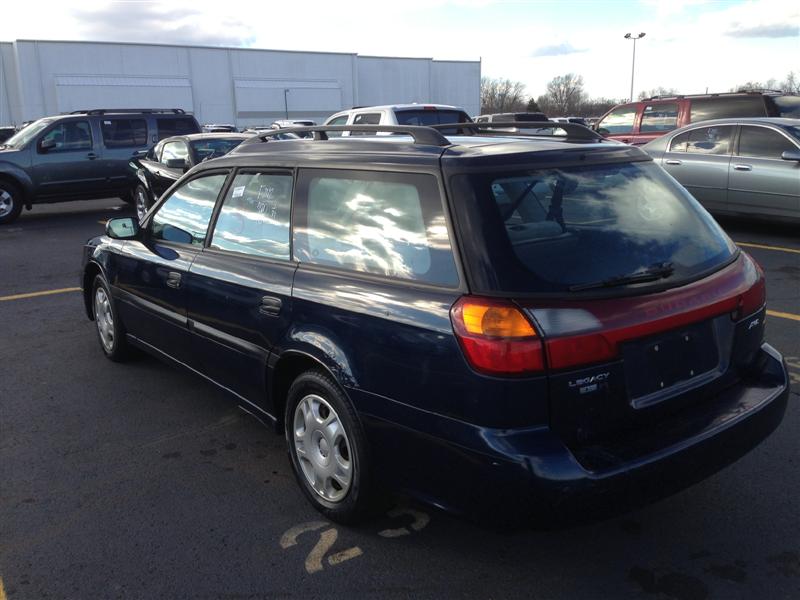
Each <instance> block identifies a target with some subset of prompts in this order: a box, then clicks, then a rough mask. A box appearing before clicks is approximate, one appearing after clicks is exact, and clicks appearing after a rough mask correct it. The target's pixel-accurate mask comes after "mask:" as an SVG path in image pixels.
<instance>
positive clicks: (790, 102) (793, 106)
mask: <svg viewBox="0 0 800 600" xmlns="http://www.w3.org/2000/svg"><path fill="white" fill-rule="evenodd" d="M767 102H768V103H770V104H772V105H773V106H774V109H773V110H772V111H770V113H771V114H773V113H774V116H776V117H787V118H790V119H800V96H770V97H768V98H767Z"/></svg>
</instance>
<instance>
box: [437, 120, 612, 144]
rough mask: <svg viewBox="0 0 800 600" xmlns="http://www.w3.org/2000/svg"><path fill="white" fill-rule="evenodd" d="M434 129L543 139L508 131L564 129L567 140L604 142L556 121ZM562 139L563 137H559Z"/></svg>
mask: <svg viewBox="0 0 800 600" xmlns="http://www.w3.org/2000/svg"><path fill="white" fill-rule="evenodd" d="M430 127H431V128H432V129H437V130H439V129H462V130H467V131H474V132H476V133H477V134H478V135H487V134H488V135H512V136H522V137H542V134H538V133H535V132H527V131H508V129H510V128H513V129H523V130H524V129H563V130H564V131H566V132H567V135H566V137H567V139H573V140H603V139H605V138H604V137H603V136H602V135H600V134H599V133H597V132H596V131H593V130H591V129H589V128H588V127H586V126H585V125H581V124H580V123H558V122H556V121H492V122H491V123H442V124H441V125H431V126H430ZM557 137H562V136H557Z"/></svg>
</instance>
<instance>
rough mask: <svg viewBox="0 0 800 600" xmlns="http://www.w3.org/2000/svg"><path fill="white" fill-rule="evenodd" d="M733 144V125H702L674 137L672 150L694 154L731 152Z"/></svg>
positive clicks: (670, 149) (671, 145) (670, 148)
mask: <svg viewBox="0 0 800 600" xmlns="http://www.w3.org/2000/svg"><path fill="white" fill-rule="evenodd" d="M732 144H733V127H732V126H730V125H724V126H717V127H700V128H698V129H692V130H690V131H687V132H685V133H682V134H680V135H676V136H675V137H674V138H672V142H671V143H670V147H669V151H670V152H689V153H693V154H730V153H731V147H732Z"/></svg>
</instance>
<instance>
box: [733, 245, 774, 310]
mask: <svg viewBox="0 0 800 600" xmlns="http://www.w3.org/2000/svg"><path fill="white" fill-rule="evenodd" d="M748 257H749V255H748ZM750 261H751V264H752V265H753V268H755V270H756V277H757V279H756V282H755V283H754V284H753V285H752V287H750V289H748V290H747V291H746V292H745V293H744V294H742V295H741V297H740V298H739V306H738V307H737V310H736V312H735V313H734V315H733V318H734V320H735V321H738V320H739V319H743V318H745V317H749V316H750V315H752V314H753V313H754V312H756V311H757V310H759V309H760V308H761V307H762V306H764V304H766V302H767V285H766V281H765V279H764V270H763V269H762V268H761V265H759V264H758V263H757V262H756V261H755V260H753V259H752V258H751V259H750Z"/></svg>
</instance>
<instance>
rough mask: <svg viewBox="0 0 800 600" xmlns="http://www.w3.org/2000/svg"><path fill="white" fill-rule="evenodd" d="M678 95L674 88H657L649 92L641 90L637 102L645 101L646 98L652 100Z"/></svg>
mask: <svg viewBox="0 0 800 600" xmlns="http://www.w3.org/2000/svg"><path fill="white" fill-rule="evenodd" d="M677 93H678V90H676V89H675V88H665V87H661V86H658V87H656V88H653V89H651V90H642V91H641V92H639V100H645V99H647V98H652V97H653V96H674V95H675V94H677Z"/></svg>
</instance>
